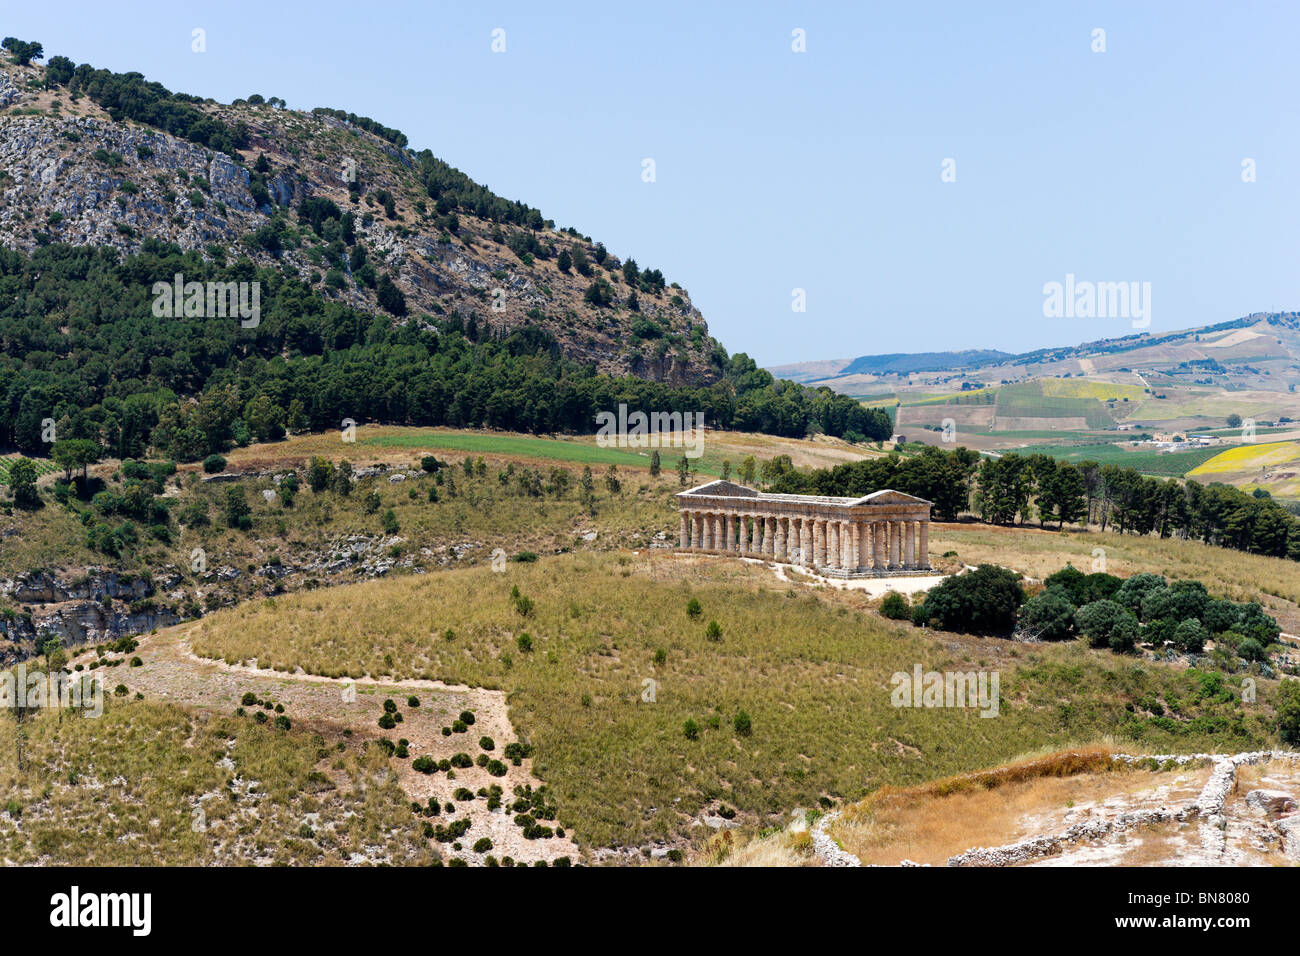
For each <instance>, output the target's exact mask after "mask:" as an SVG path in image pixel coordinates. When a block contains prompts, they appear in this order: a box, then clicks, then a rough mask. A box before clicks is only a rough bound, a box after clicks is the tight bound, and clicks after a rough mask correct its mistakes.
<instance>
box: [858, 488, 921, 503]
mask: <svg viewBox="0 0 1300 956" xmlns="http://www.w3.org/2000/svg"><path fill="white" fill-rule="evenodd" d="M851 503H852V504H855V505H928V504H931V503H932V502H929V501H926V500H925V499H924V498H918V497H917V496H916V495H908V494H904V493H903V492H901V491H894V490H893V489H892V488H882V489H881V490H880V491H873V492H872V493H871V494H869V495H863V496H862V497H861V498H855V499H853V501H852V502H851Z"/></svg>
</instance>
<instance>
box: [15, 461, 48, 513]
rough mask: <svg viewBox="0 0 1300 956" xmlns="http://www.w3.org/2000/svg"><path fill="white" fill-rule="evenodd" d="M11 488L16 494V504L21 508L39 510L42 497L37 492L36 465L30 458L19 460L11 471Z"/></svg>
mask: <svg viewBox="0 0 1300 956" xmlns="http://www.w3.org/2000/svg"><path fill="white" fill-rule="evenodd" d="M9 488H10V490H11V491H13V493H14V504H16V505H17V506H18V507H19V508H29V509H30V508H39V507H40V506H41V496H40V494H39V492H37V490H36V463H35V462H33V461H32V460H31V459H29V458H19V459H18V460H17V461H16V462H14V465H13V467H12V468H10V469H9Z"/></svg>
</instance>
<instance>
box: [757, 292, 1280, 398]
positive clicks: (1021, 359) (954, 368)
mask: <svg viewBox="0 0 1300 956" xmlns="http://www.w3.org/2000/svg"><path fill="white" fill-rule="evenodd" d="M835 366H838V368H836V367H835ZM778 368H780V370H781V374H782V375H784V376H785V377H788V378H792V379H795V380H797V381H803V382H805V383H808V384H817V385H829V386H830V387H832V388H837V390H841V391H846V392H851V393H855V394H856V393H859V392H860V391H861V390H862V388H863V386H864V385H865V384H866V383H867V382H868V381H869V380H870V379H869V378H866V379H864V376H865V377H873V376H876V377H907V376H909V375H916V374H918V373H936V374H932V375H928V378H931V379H933V380H934V382H935V383H936V384H937V383H941V382H942V381H943V380H944V379H943V375H944V373H950V379H955V378H966V379H970V380H972V381H979V382H983V383H986V384H997V383H1000V382H1014V381H1024V380H1026V379H1031V378H1039V377H1060V376H1079V375H1084V376H1087V375H1093V374H1098V373H1110V372H1138V373H1142V374H1162V375H1167V376H1172V377H1174V378H1175V379H1178V378H1179V377H1185V378H1186V379H1187V381H1188V382H1189V383H1192V382H1195V383H1196V384H1201V385H1216V386H1221V387H1232V388H1254V389H1266V390H1279V391H1280V390H1286V389H1289V388H1290V386H1292V385H1294V384H1296V383H1297V382H1300V313H1297V312H1257V313H1252V314H1251V315H1247V316H1243V317H1241V318H1238V319H1232V320H1230V321H1227V322H1220V323H1217V324H1214V325H1207V326H1202V327H1199V328H1191V329H1184V330H1181V331H1177V332H1160V333H1145V332H1144V333H1138V334H1134V335H1126V336H1121V337H1118V338H1113V339H1097V340H1095V341H1092V342H1084V343H1081V344H1079V345H1069V346H1056V347H1052V348H1044V349H1036V350H1034V351H1032V352H1022V353H1018V354H1016V353H1009V352H1001V351H998V350H994V349H968V350H965V351H955V352H910V353H908V352H903V353H899V352H894V353H889V354H883V355H863V356H860V357H858V358H855V359H852V360H850V361H843V362H842V361H839V360H834V361H817V362H801V363H796V364H791V365H782V366H778Z"/></svg>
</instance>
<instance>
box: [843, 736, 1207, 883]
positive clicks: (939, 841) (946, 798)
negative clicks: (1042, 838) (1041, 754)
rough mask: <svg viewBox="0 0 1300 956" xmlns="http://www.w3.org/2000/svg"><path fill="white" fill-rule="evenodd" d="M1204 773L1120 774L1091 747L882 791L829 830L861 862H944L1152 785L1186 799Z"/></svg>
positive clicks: (1047, 828)
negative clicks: (1073, 809) (1078, 806)
mask: <svg viewBox="0 0 1300 956" xmlns="http://www.w3.org/2000/svg"><path fill="white" fill-rule="evenodd" d="M1208 776H1209V770H1208V768H1198V769H1190V770H1189V769H1186V768H1179V769H1177V770H1169V771H1162V772H1155V773H1153V772H1149V771H1146V770H1124V769H1119V768H1117V766H1116V765H1114V764H1112V763H1111V761H1110V759H1109V752H1108V751H1107V750H1105V749H1103V748H1089V749H1087V750H1084V751H1069V752H1066V753H1063V754H1058V755H1053V756H1052V757H1048V758H1040V759H1038V760H1034V761H1027V762H1023V763H1018V764H1012V765H1008V766H1006V767H999V768H997V769H996V770H994V771H988V772H984V773H980V774H972V775H969V776H965V777H959V778H950V779H948V780H944V781H937V782H936V783H934V784H928V785H923V786H920V787H915V788H908V789H894V788H885V789H882V790H881V791H879V792H877V793H875V794H873V795H872V796H871V797H869V798H868V799H867V800H864V801H862V802H861V803H858V804H855V805H854V806H851V807H849V808H848V809H846V810H845V813H844V816H843V818H842V819H841V820H838V821H836V822H835V823H834V824H833V825H832V826H831V827H830V828H829V830H828V833H829V834H830V835H831V836H832V837H834V838H835V839H838V840H839V841H840V843H841V845H842V846H843V847H844V849H845V850H847V851H848V852H850V853H852V854H854V855H855V856H857V857H858V858H859V859H861V860H862V861H863V862H864V863H883V864H897V863H898V862H899V861H901V860H904V859H910V860H915V861H916V862H918V863H930V864H934V865H943V864H944V863H946V862H947V860H948V858H949V857H951V856H955V855H956V854H959V853H962V852H964V851H965V850H968V849H971V848H972V847H976V846H1001V845H1003V844H1006V843H1012V842H1015V841H1016V840H1020V839H1024V838H1025V837H1028V836H1031V835H1033V834H1035V833H1042V832H1054V831H1056V830H1060V829H1064V828H1065V827H1066V826H1067V825H1068V824H1067V823H1066V822H1065V821H1064V820H1063V819H1062V817H1063V813H1064V811H1065V810H1066V809H1067V808H1069V807H1071V806H1074V805H1076V804H1083V803H1090V802H1098V801H1102V800H1106V799H1110V798H1116V797H1134V798H1136V797H1138V796H1139V795H1140V794H1142V793H1143V792H1149V791H1152V790H1154V789H1155V788H1157V787H1168V788H1170V790H1171V797H1172V798H1174V799H1190V798H1192V797H1194V796H1195V795H1196V794H1197V793H1198V792H1199V790H1200V787H1201V786H1202V785H1203V784H1204V782H1205V779H1206V778H1207V777H1208Z"/></svg>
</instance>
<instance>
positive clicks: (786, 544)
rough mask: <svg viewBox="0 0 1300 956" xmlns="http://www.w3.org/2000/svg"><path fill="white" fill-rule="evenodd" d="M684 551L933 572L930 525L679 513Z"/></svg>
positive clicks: (920, 521)
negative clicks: (930, 568) (719, 552)
mask: <svg viewBox="0 0 1300 956" xmlns="http://www.w3.org/2000/svg"><path fill="white" fill-rule="evenodd" d="M678 538H679V545H680V547H681V548H682V549H684V550H688V549H689V550H697V551H725V552H729V553H735V554H745V555H752V556H754V557H766V558H772V559H774V560H776V561H788V562H790V563H792V564H801V565H807V566H810V567H815V568H841V569H844V570H847V571H895V570H902V569H917V568H929V567H930V556H929V554H930V552H929V549H930V522H929V521H928V520H924V519H914V518H881V519H878V520H858V519H838V518H820V517H816V516H807V517H805V516H801V515H771V514H759V513H753V512H742V513H737V512H727V511H691V510H683V511H682V512H681V528H680V530H679V532H678Z"/></svg>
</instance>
